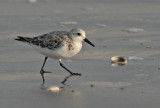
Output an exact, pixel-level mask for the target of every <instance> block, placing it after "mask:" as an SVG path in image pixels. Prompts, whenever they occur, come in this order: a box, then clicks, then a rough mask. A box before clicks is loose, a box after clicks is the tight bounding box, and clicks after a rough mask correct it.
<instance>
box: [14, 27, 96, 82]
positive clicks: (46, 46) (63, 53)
mask: <svg viewBox="0 0 160 108" xmlns="http://www.w3.org/2000/svg"><path fill="white" fill-rule="evenodd" d="M15 40H18V41H21V42H26V43H29V45H31V46H32V47H33V48H34V49H35V50H36V51H38V52H39V53H41V54H43V55H45V60H44V63H43V65H42V68H41V70H40V74H41V76H42V79H43V84H44V82H45V79H44V73H50V72H47V71H44V70H43V68H44V65H45V63H46V60H47V58H48V57H49V58H53V59H58V60H59V63H60V66H61V67H63V68H64V69H65V70H67V71H68V72H69V73H70V74H71V75H81V74H79V73H73V72H71V71H70V70H68V69H67V68H66V67H65V66H64V65H63V64H62V62H61V59H62V58H69V57H72V56H74V55H76V54H77V53H78V52H79V51H80V50H81V48H82V42H83V41H85V42H87V43H88V44H90V45H92V46H93V47H94V45H93V44H92V43H91V42H90V41H89V40H88V39H87V38H86V33H85V31H84V30H82V29H72V30H70V31H53V32H50V33H47V34H43V35H40V36H37V37H33V38H29V37H21V36H18V38H17V39H15Z"/></svg>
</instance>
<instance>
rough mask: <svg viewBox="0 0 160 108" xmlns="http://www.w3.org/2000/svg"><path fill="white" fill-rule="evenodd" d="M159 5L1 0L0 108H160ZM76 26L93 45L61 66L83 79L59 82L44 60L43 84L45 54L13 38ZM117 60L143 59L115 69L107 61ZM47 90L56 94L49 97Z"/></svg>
mask: <svg viewBox="0 0 160 108" xmlns="http://www.w3.org/2000/svg"><path fill="white" fill-rule="evenodd" d="M159 5H160V2H158V1H156V0H153V1H145V0H140V1H138V0H137V1H134V2H131V0H130V1H128V2H125V0H124V1H123V0H122V1H121V2H119V1H118V0H115V1H114V2H113V1H109V0H107V1H103V0H100V1H98V0H97V1H96V0H95V1H90V0H87V1H73V0H70V1H69V2H67V3H66V2H65V3H64V0H60V1H59V2H56V1H51V0H45V1H42V0H38V1H37V2H35V3H29V2H28V1H25V0H24V1H21V0H16V1H11V0H6V1H0V107H1V108H22V107H23V108H29V107H31V108H32V107H34V108H45V107H56V108H63V107H65V108H102V107H105V108H151V107H152V108H159V100H160V93H159V90H160V44H159V43H160V36H159V34H160V31H159V27H160V11H159V10H160V6H159ZM76 27H80V28H83V29H84V30H86V32H87V38H88V39H90V41H92V42H93V43H94V44H95V45H96V47H95V48H93V47H91V46H90V45H88V44H86V43H84V44H83V49H82V50H81V52H80V53H79V54H77V55H76V56H74V57H73V58H70V59H66V60H63V62H64V64H65V66H66V67H67V68H69V69H70V70H71V71H73V72H78V73H82V76H72V77H70V78H69V79H68V80H67V81H66V82H65V85H64V84H61V82H62V81H63V80H64V79H65V78H66V77H67V76H68V75H69V74H68V73H67V72H66V71H65V70H64V69H62V68H61V67H60V66H59V64H58V61H57V60H52V59H49V60H48V61H47V64H46V66H45V70H48V71H51V72H52V73H51V74H45V79H46V84H45V85H44V86H42V85H41V83H42V79H41V76H40V74H39V70H40V68H41V65H42V63H43V60H44V56H42V55H40V54H38V53H37V52H36V51H34V50H33V49H32V48H31V47H30V46H29V45H27V44H23V43H20V42H17V41H15V40H14V38H16V36H17V35H22V36H31V37H33V36H37V35H40V34H43V33H47V32H50V31H53V30H70V29H71V28H76ZM133 28H136V30H137V31H136V30H135V29H134V30H135V31H132V30H133ZM130 30H131V31H130ZM116 55H118V56H125V57H130V56H132V57H133V56H136V57H141V58H143V59H142V60H128V63H127V65H125V66H116V67H113V66H111V61H110V57H112V56H116ZM51 86H58V87H61V90H60V91H59V92H49V91H48V89H49V88H50V87H51Z"/></svg>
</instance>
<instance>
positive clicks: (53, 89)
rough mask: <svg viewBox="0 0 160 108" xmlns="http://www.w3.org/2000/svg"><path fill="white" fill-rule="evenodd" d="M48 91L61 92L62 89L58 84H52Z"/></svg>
mask: <svg viewBox="0 0 160 108" xmlns="http://www.w3.org/2000/svg"><path fill="white" fill-rule="evenodd" d="M48 91H50V92H59V91H60V88H59V87H57V86H51V87H50V88H49V89H48Z"/></svg>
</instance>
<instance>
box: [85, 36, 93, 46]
mask: <svg viewBox="0 0 160 108" xmlns="http://www.w3.org/2000/svg"><path fill="white" fill-rule="evenodd" d="M84 41H85V42H87V43H88V44H90V45H92V46H93V47H95V46H94V44H92V43H91V42H90V41H89V40H88V39H87V38H85V39H84Z"/></svg>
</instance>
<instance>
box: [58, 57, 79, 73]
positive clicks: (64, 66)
mask: <svg viewBox="0 0 160 108" xmlns="http://www.w3.org/2000/svg"><path fill="white" fill-rule="evenodd" d="M59 63H60V66H61V67H63V68H64V69H65V70H67V71H68V72H69V73H70V74H71V75H79V76H81V74H80V73H73V72H71V71H70V70H68V69H67V68H66V67H65V66H64V65H63V64H62V62H61V59H59Z"/></svg>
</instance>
